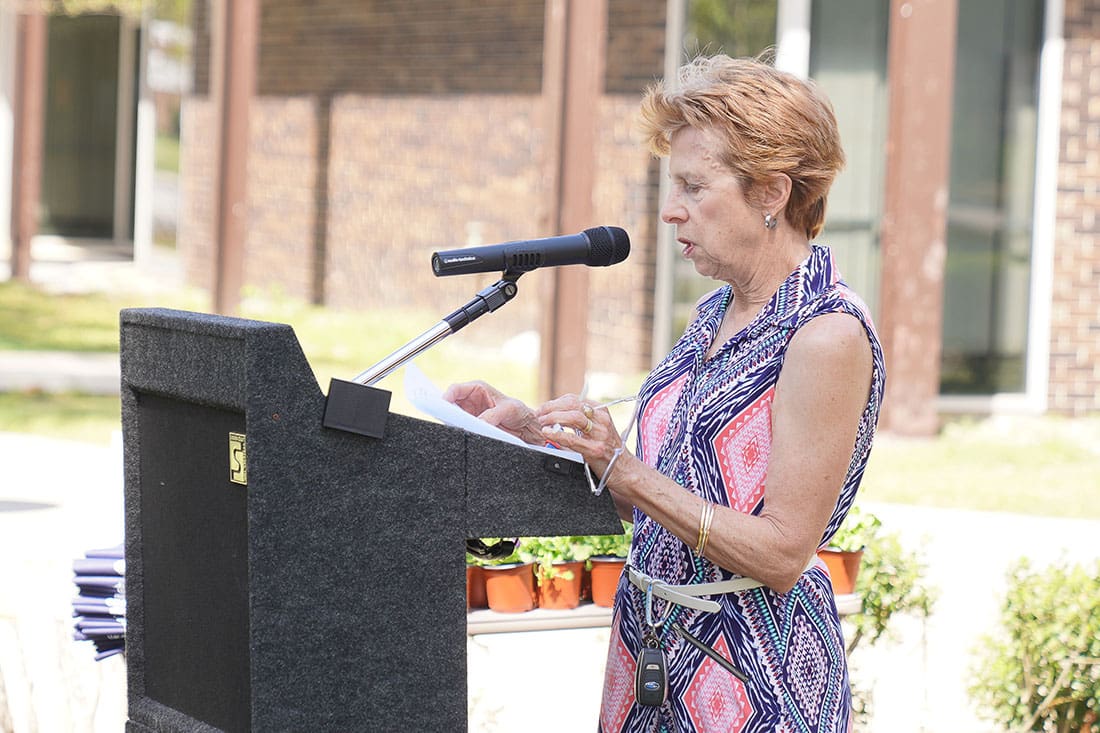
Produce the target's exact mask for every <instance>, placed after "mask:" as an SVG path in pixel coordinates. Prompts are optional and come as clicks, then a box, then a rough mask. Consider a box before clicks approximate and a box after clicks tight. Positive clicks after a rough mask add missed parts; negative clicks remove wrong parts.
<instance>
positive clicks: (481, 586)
mask: <svg viewBox="0 0 1100 733" xmlns="http://www.w3.org/2000/svg"><path fill="white" fill-rule="evenodd" d="M488 607H489V599H488V598H487V597H486V595H485V569H484V568H483V567H481V566H480V565H467V566H466V608H467V609H471V608H488Z"/></svg>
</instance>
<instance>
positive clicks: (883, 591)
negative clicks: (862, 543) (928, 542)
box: [847, 515, 936, 654]
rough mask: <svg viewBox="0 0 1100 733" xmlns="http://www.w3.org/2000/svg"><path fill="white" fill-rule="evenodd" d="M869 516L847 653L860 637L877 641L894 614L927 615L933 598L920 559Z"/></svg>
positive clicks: (886, 628)
mask: <svg viewBox="0 0 1100 733" xmlns="http://www.w3.org/2000/svg"><path fill="white" fill-rule="evenodd" d="M870 516H871V518H872V519H874V522H873V524H871V525H870V526H871V527H872V528H871V529H870V530H869V533H868V534H867V536H866V549H865V550H864V551H863V560H862V562H861V563H860V569H859V577H858V578H857V580H856V593H857V594H858V595H859V596H860V598H861V599H862V601H863V610H862V611H861V612H860V613H857V614H855V615H853V616H849V617H848V618H847V620H848V621H849V622H850V624H851V626H852V630H853V633H852V637H851V639H850V640H849V642H848V649H847V651H848V653H849V654H851V653H852V651H853V650H854V649H855V648H856V646H858V645H859V643H860V642H862V641H865V642H867V644H869V645H870V644H874V643H875V642H876V641H878V640H879V638H880V637H882V636H883V634H885V633H886V632H887V631H888V630H889V625H890V619H891V617H893V615H894V614H896V613H903V614H911V615H914V616H918V617H920V618H928V616H929V615H930V614H931V613H932V606H933V605H934V604H935V602H936V592H935V591H934V590H931V589H929V588H926V587H925V586H924V585H922V584H921V579H922V578H923V576H924V572H925V569H926V567H925V565H924V563H923V562H922V561H921V559H920V558H919V557H918V556H917V554H916V553H914V552H911V551H907V550H906V549H905V548H903V547H902V545H901V542H900V540H898V537H897V535H896V534H894V533H892V532H883V531H882V530H881V529H880V525H879V523H878V520H877V519H876V518H874V516H873V515H870ZM865 521H866V520H865ZM865 526H866V525H865Z"/></svg>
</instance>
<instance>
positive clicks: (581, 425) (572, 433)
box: [535, 394, 623, 476]
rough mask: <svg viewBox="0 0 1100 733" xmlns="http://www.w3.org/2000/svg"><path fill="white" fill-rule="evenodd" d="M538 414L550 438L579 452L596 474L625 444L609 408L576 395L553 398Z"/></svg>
mask: <svg viewBox="0 0 1100 733" xmlns="http://www.w3.org/2000/svg"><path fill="white" fill-rule="evenodd" d="M535 417H536V419H537V420H538V422H539V424H540V425H541V426H542V432H543V435H545V436H546V438H547V440H551V441H553V442H554V443H556V444H557V445H560V446H561V447H562V448H566V449H568V450H573V451H576V452H577V453H580V454H581V455H582V456H584V460H585V462H587V463H588V465H589V466H590V467H591V468H592V470H593V471H594V472H595V473H596V474H597V475H601V476H602V475H603V472H604V471H605V470H606V469H607V464H608V463H609V462H610V461H611V458H612V457H613V456H614V455H615V451H616V449H619V448H622V447H623V441H622V439H621V438H620V437H619V431H618V430H616V429H615V423H614V421H613V420H612V419H611V414H610V413H609V412H608V411H607V408H606V407H597V406H596V404H595V403H593V402H592V401H590V400H582V399H581V398H580V397H578V396H577V395H574V394H567V395H562V396H561V397H558V398H557V399H554V400H550V401H549V402H547V403H545V404H543V405H542V406H540V407H539V408H538V409H536V410H535ZM565 428H571V430H565Z"/></svg>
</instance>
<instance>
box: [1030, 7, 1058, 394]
mask: <svg viewBox="0 0 1100 733" xmlns="http://www.w3.org/2000/svg"><path fill="white" fill-rule="evenodd" d="M1064 18H1065V0H1047V2H1046V16H1045V18H1044V19H1043V48H1042V51H1041V53H1040V56H1039V129H1038V133H1037V136H1036V137H1037V140H1036V148H1035V209H1034V218H1033V220H1032V231H1031V293H1030V300H1031V302H1030V304H1029V307H1028V328H1027V383H1026V387H1025V393H1026V402H1027V406H1028V407H1029V408H1031V410H1032V411H1035V412H1045V411H1046V408H1047V392H1048V389H1049V386H1050V306H1051V298H1052V296H1053V293H1054V274H1053V273H1054V264H1053V262H1054V232H1055V218H1056V217H1055V214H1056V206H1057V198H1058V151H1059V148H1060V145H1061V140H1060V133H1061V116H1062V62H1063V58H1064V54H1065V46H1066V43H1065V38H1064V37H1063V35H1062V25H1063V22H1064Z"/></svg>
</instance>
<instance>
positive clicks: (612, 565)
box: [589, 557, 626, 608]
mask: <svg viewBox="0 0 1100 733" xmlns="http://www.w3.org/2000/svg"><path fill="white" fill-rule="evenodd" d="M625 566H626V558H623V557H594V558H592V570H591V571H589V572H590V575H591V577H592V602H593V603H595V604H596V605H597V606H603V607H604V608H611V607H612V606H614V605H615V591H616V590H618V588H619V577H620V576H621V575H622V574H623V568H624V567H625Z"/></svg>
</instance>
